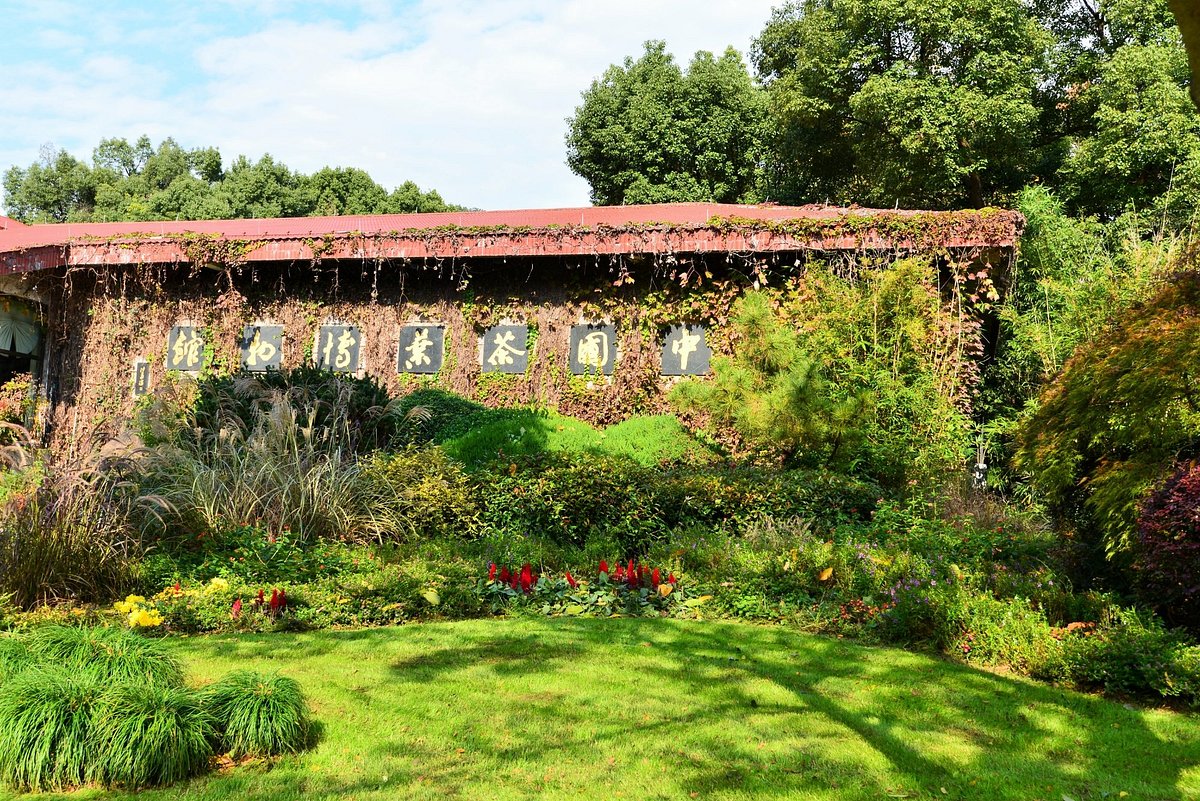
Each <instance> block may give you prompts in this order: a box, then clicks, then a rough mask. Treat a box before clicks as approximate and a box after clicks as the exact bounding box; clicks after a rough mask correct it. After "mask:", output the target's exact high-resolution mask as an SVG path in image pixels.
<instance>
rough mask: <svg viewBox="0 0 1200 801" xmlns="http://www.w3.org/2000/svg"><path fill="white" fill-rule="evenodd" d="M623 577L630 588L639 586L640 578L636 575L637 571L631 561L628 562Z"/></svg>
mask: <svg viewBox="0 0 1200 801" xmlns="http://www.w3.org/2000/svg"><path fill="white" fill-rule="evenodd" d="M625 576H626V578H627V580H628V582H629V586H630V587H637V586H639V585H640V584H641V581H640V579H641V576H639V575H638V569H637V568H636V567H635V566H634V564H633V560H632V559H630V560H629V567H627V568H626V569H625Z"/></svg>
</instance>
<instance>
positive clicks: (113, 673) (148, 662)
mask: <svg viewBox="0 0 1200 801" xmlns="http://www.w3.org/2000/svg"><path fill="white" fill-rule="evenodd" d="M26 636H27V641H28V645H29V649H30V652H31V653H32V654H34V655H35V656H36V657H37V658H39V659H41V660H44V661H49V662H54V663H56V664H60V665H63V666H64V667H67V668H69V669H72V670H76V671H79V672H81V673H86V674H89V675H92V676H94V677H95V678H96V679H97V680H100V681H117V682H120V681H131V682H135V683H143V684H145V683H149V684H155V685H160V686H164V687H181V686H183V670H182V668H181V667H180V665H179V662H178V660H176V659H175V657H174V656H172V655H171V654H170V653H168V652H167V651H166V649H165V648H163V646H162V644H161V643H160V642H157V641H155V640H150V639H147V638H146V637H143V636H142V635H140V634H137V633H135V632H132V631H129V630H127V629H120V628H82V627H74V626H42V627H40V628H37V629H34V630H33V631H32V632H30V633H29V634H28V635H26Z"/></svg>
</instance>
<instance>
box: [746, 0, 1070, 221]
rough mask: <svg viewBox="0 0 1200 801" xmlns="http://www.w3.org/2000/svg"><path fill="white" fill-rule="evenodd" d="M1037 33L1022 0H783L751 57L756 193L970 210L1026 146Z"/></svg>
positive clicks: (1024, 169) (1027, 152)
mask: <svg viewBox="0 0 1200 801" xmlns="http://www.w3.org/2000/svg"><path fill="white" fill-rule="evenodd" d="M1051 41H1052V40H1051V37H1050V35H1049V33H1048V32H1047V31H1046V29H1045V28H1044V27H1043V26H1042V25H1040V24H1039V23H1038V21H1037V20H1036V19H1035V18H1034V16H1033V14H1032V13H1031V12H1030V10H1029V8H1028V7H1027V4H1026V3H1024V2H1022V0H796V1H795V2H790V3H788V4H786V5H784V6H782V7H780V8H778V9H776V10H775V12H774V13H773V15H772V17H771V20H770V21H769V22H768V24H767V26H766V28H765V29H764V30H763V32H762V34H761V35H760V36H759V38H758V39H757V40H756V42H755V45H754V49H753V51H752V58H753V61H754V64H755V67H756V69H757V71H758V75H759V78H760V80H762V82H763V83H764V85H765V86H766V88H767V92H768V96H769V99H770V112H769V113H770V119H771V126H770V127H771V130H773V131H774V132H775V134H774V137H773V139H772V141H771V143H770V146H771V147H770V149H771V157H770V160H769V163H768V165H767V192H768V194H769V196H770V197H772V198H773V199H778V200H781V201H787V202H812V201H822V200H833V201H836V202H840V203H866V204H871V205H876V206H889V207H890V206H892V205H895V204H899V205H901V206H910V207H932V208H951V207H961V206H974V207H980V206H982V205H984V204H985V203H987V202H993V201H994V200H995V199H997V198H1000V197H1003V196H1004V195H1005V193H1008V192H1012V191H1015V190H1016V189H1018V188H1019V187H1020V186H1022V185H1023V184H1024V183H1025V181H1026V180H1027V178H1028V176H1029V175H1030V173H1031V169H1032V166H1033V165H1034V164H1035V163H1036V162H1037V160H1038V157H1039V154H1038V152H1037V150H1038V147H1037V146H1038V141H1037V136H1036V132H1037V121H1038V118H1039V113H1040V112H1039V106H1038V104H1037V102H1036V100H1037V98H1036V93H1037V91H1038V88H1039V81H1040V79H1041V76H1042V74H1043V68H1044V66H1045V64H1046V61H1047V57H1048V50H1049V47H1050V44H1051Z"/></svg>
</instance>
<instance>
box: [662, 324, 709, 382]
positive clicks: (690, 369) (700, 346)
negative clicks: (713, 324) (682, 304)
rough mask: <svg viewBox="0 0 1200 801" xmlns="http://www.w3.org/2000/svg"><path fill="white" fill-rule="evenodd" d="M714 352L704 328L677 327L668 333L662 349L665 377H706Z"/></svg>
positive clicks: (696, 326)
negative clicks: (706, 339) (706, 338)
mask: <svg viewBox="0 0 1200 801" xmlns="http://www.w3.org/2000/svg"><path fill="white" fill-rule="evenodd" d="M710 358H712V350H710V349H709V347H708V342H707V341H705V332H704V326H702V325H675V326H672V327H671V329H670V330H669V331H668V332H667V337H666V339H665V340H664V341H663V349H662V374H663V375H706V374H707V373H708V362H709V359H710Z"/></svg>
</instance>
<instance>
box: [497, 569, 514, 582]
mask: <svg viewBox="0 0 1200 801" xmlns="http://www.w3.org/2000/svg"><path fill="white" fill-rule="evenodd" d="M511 578H512V572H511V571H509V569H508V565H505V566H504V567H502V568H500V580H501V581H503V582H504V583H505V584H507V583H508V582H509V580H510V579H511Z"/></svg>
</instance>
